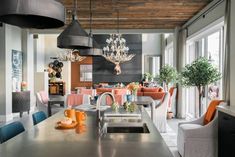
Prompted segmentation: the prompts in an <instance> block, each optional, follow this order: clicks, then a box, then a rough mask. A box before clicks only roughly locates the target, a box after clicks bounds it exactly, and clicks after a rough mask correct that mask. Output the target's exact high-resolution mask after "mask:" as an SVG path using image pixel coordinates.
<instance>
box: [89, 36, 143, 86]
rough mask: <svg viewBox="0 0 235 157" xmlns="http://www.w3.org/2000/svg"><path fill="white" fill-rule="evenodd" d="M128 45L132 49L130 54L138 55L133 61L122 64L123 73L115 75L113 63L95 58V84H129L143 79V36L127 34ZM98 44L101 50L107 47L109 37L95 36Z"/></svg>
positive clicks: (101, 58)
mask: <svg viewBox="0 0 235 157" xmlns="http://www.w3.org/2000/svg"><path fill="white" fill-rule="evenodd" d="M123 37H124V38H125V39H126V42H127V43H126V44H127V46H128V47H129V48H130V50H129V53H134V54H136V55H135V57H133V58H132V60H131V61H129V62H125V63H122V64H121V69H122V73H121V74H120V75H115V74H114V67H115V65H114V64H113V63H110V62H108V61H106V60H105V59H104V58H103V57H93V83H100V82H108V83H120V82H122V83H129V82H133V81H135V82H139V81H141V78H142V35H141V34H125V35H123ZM94 38H95V40H96V42H97V43H98V44H99V45H100V46H101V48H103V47H105V46H106V39H107V38H109V35H94Z"/></svg>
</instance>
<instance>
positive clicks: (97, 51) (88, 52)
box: [79, 0, 103, 56]
mask: <svg viewBox="0 0 235 157" xmlns="http://www.w3.org/2000/svg"><path fill="white" fill-rule="evenodd" d="M89 35H90V37H91V38H92V42H93V47H92V48H88V49H81V50H80V51H79V54H80V56H101V55H102V54H103V49H101V48H100V46H99V44H98V43H97V42H96V41H95V39H94V37H93V34H92V10H91V0H90V33H89Z"/></svg>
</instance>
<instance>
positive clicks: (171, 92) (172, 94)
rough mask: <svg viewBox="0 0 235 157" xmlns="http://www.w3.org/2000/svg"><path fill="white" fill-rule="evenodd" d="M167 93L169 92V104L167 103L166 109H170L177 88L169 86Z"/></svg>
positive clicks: (173, 102)
mask: <svg viewBox="0 0 235 157" xmlns="http://www.w3.org/2000/svg"><path fill="white" fill-rule="evenodd" d="M169 94H170V99H169V104H168V111H171V110H172V106H173V105H174V104H175V100H176V94H177V88H176V87H171V88H170V89H169Z"/></svg>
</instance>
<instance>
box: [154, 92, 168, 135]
mask: <svg viewBox="0 0 235 157" xmlns="http://www.w3.org/2000/svg"><path fill="white" fill-rule="evenodd" d="M168 102H169V93H168V92H166V93H165V94H164V97H163V99H162V100H161V102H160V103H159V100H154V103H159V105H156V107H155V110H154V114H153V122H154V124H155V125H156V127H157V129H158V131H159V132H161V133H164V132H166V126H167V107H168Z"/></svg>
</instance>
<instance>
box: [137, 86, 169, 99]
mask: <svg viewBox="0 0 235 157" xmlns="http://www.w3.org/2000/svg"><path fill="white" fill-rule="evenodd" d="M137 95H138V96H150V97H152V98H153V99H154V100H162V99H163V97H164V95H165V92H164V90H163V88H161V87H156V88H147V87H141V88H139V89H138V92H137Z"/></svg>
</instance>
